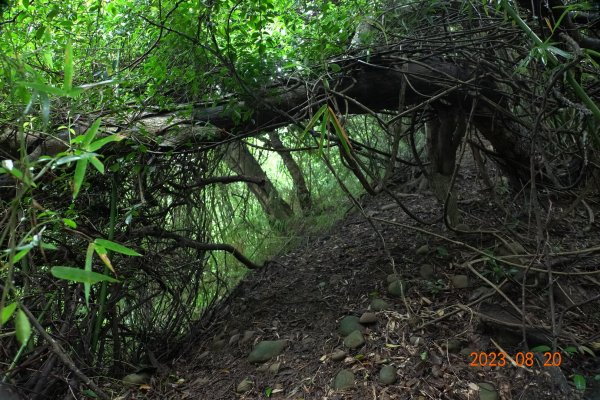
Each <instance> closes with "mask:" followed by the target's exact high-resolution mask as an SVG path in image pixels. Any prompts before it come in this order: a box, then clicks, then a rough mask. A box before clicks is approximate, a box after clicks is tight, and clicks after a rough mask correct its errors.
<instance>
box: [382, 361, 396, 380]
mask: <svg viewBox="0 0 600 400" xmlns="http://www.w3.org/2000/svg"><path fill="white" fill-rule="evenodd" d="M379 380H380V381H381V383H383V384H384V385H391V384H393V383H394V382H396V368H395V367H393V366H391V365H384V366H383V367H382V368H381V370H380V371H379Z"/></svg>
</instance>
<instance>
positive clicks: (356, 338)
mask: <svg viewBox="0 0 600 400" xmlns="http://www.w3.org/2000/svg"><path fill="white" fill-rule="evenodd" d="M363 344H365V338H364V337H363V334H362V333H361V332H360V331H359V330H356V331H354V332H352V333H350V334H349V335H348V336H346V337H345V338H344V346H346V347H348V348H350V349H357V348H359V347H360V346H362V345H363Z"/></svg>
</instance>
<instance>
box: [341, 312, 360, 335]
mask: <svg viewBox="0 0 600 400" xmlns="http://www.w3.org/2000/svg"><path fill="white" fill-rule="evenodd" d="M364 329H365V327H364V326H362V325H361V324H360V318H358V317H357V316H355V315H348V316H346V317H344V318H342V320H341V321H340V327H339V331H340V333H341V335H342V336H348V335H349V334H350V333H351V332H353V331H356V330H359V331H361V332H362V331H364Z"/></svg>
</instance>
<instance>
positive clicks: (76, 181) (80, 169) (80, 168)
mask: <svg viewBox="0 0 600 400" xmlns="http://www.w3.org/2000/svg"><path fill="white" fill-rule="evenodd" d="M87 165H88V160H87V159H83V160H79V161H77V165H76V166H75V175H74V176H73V200H75V198H76V197H77V195H78V194H79V190H80V189H81V185H83V178H85V170H86V168H87Z"/></svg>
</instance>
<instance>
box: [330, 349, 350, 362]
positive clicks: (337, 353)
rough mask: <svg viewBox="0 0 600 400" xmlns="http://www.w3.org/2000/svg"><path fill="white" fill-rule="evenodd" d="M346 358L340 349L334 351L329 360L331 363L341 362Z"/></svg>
mask: <svg viewBox="0 0 600 400" xmlns="http://www.w3.org/2000/svg"><path fill="white" fill-rule="evenodd" d="M344 358H346V352H345V351H344V350H342V349H335V350H334V351H333V353H331V359H332V360H333V361H342V360H343V359H344Z"/></svg>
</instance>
